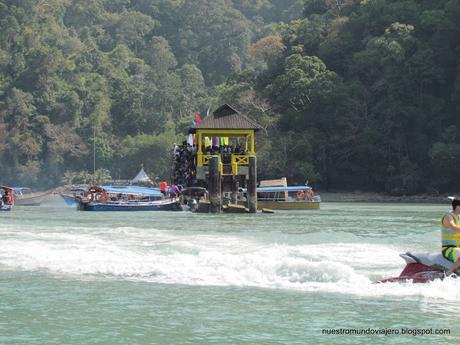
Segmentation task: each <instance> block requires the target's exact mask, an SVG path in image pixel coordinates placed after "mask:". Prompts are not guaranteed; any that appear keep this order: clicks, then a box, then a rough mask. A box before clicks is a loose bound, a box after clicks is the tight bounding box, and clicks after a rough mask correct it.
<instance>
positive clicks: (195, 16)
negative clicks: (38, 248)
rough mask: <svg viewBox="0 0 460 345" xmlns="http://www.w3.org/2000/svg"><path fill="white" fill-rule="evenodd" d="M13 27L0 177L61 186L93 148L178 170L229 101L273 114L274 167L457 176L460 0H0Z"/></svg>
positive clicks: (291, 171)
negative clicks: (179, 147) (180, 153)
mask: <svg viewBox="0 0 460 345" xmlns="http://www.w3.org/2000/svg"><path fill="white" fill-rule="evenodd" d="M0 26H1V30H0V161H1V165H0V181H1V182H2V183H5V184H27V185H30V186H46V187H48V186H53V185H57V184H59V183H61V181H62V179H63V177H64V176H74V175H75V174H78V173H79V172H80V173H81V172H84V171H91V170H92V168H93V147H95V148H96V158H97V159H96V160H97V168H98V169H103V170H101V171H108V172H109V173H107V174H111V176H112V177H119V176H121V177H129V176H134V174H135V173H136V172H137V170H138V169H139V167H140V165H141V164H144V166H145V169H146V171H147V172H148V173H150V174H152V175H154V176H155V177H157V176H158V177H160V178H165V179H167V178H169V174H170V173H171V169H170V168H171V162H170V159H171V157H170V156H171V155H170V148H171V146H172V144H173V143H174V142H182V140H183V138H184V137H185V135H186V133H185V131H184V129H186V128H187V126H188V125H189V124H190V123H191V121H192V119H193V118H194V114H195V113H197V112H198V113H201V114H203V115H204V114H206V113H208V112H209V111H212V110H213V109H215V108H217V107H218V106H220V105H221V104H222V103H224V102H225V103H229V104H232V106H234V107H235V108H236V109H238V110H240V111H241V112H243V113H245V114H247V115H248V116H250V117H251V118H253V119H254V120H256V121H257V122H258V123H260V124H261V126H262V127H263V128H264V131H261V134H260V135H259V137H258V139H257V151H258V155H259V176H260V177H261V178H265V177H267V178H270V177H280V176H281V175H282V176H287V177H288V179H289V180H291V181H293V183H294V182H301V181H303V180H304V179H305V178H308V179H309V180H310V181H312V182H314V183H315V184H316V185H318V186H321V188H324V189H367V190H374V191H385V192H388V193H391V194H414V193H421V192H430V193H435V192H442V191H447V190H449V189H452V188H456V186H457V184H456V183H455V182H456V181H455V175H454V172H455V169H456V167H457V166H458V164H459V162H460V153H459V150H458V148H459V147H460V134H459V132H458V130H459V126H458V125H457V123H456V118H457V117H458V115H459V111H460V0H438V1H427V0H423V1H416V0H364V1H363V0H359V1H358V0H339V1H336V0H334V1H331V0H283V1H281V0H257V1H248V0H230V1H227V0H215V1H207V0H194V1H189V0H159V1H150V0H137V1H132V0H85V1H82V0H64V1H58V0H39V1H32V0H24V1H20V2H18V1H11V0H0ZM75 176H76V175H75ZM82 176H83V175H82Z"/></svg>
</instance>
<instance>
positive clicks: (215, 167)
mask: <svg viewBox="0 0 460 345" xmlns="http://www.w3.org/2000/svg"><path fill="white" fill-rule="evenodd" d="M208 188H209V201H210V202H211V207H210V208H209V210H210V211H211V212H212V213H220V211H221V209H222V195H221V176H220V171H219V156H212V157H211V159H210V161H209V175H208Z"/></svg>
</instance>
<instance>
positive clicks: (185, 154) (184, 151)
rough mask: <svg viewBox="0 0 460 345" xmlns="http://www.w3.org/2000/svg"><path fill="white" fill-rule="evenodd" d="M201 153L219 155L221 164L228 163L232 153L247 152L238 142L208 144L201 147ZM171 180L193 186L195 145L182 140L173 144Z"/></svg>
mask: <svg viewBox="0 0 460 345" xmlns="http://www.w3.org/2000/svg"><path fill="white" fill-rule="evenodd" d="M202 152H203V154H206V155H220V156H221V157H222V163H223V164H230V163H231V160H232V154H237V155H238V154H240V155H243V154H248V151H247V150H245V149H244V148H243V146H242V145H241V144H240V143H237V144H236V145H208V146H203V147H202ZM173 155H174V166H173V181H174V184H176V185H181V186H194V185H195V184H196V166H197V146H196V145H195V144H193V145H191V144H190V143H187V142H186V141H184V142H183V143H182V145H180V146H179V145H176V144H174V148H173Z"/></svg>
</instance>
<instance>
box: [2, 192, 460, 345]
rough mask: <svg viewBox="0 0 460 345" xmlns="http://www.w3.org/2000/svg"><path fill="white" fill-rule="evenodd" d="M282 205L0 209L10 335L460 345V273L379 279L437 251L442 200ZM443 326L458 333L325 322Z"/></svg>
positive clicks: (49, 339) (88, 340)
mask: <svg viewBox="0 0 460 345" xmlns="http://www.w3.org/2000/svg"><path fill="white" fill-rule="evenodd" d="M321 207H322V209H321V210H319V211H290V212H289V211H277V212H276V213H275V214H273V215H267V214H256V215H205V214H191V213H188V212H178V213H177V212H138V213H92V212H78V211H76V210H74V209H72V208H68V207H66V206H65V205H64V204H63V203H61V201H60V200H58V199H55V200H53V201H51V202H49V203H48V204H46V205H43V206H41V207H35V208H34V207H23V208H20V207H17V208H15V209H14V210H13V212H11V213H6V212H5V213H2V214H0V297H1V298H0V343H1V344H192V343H199V344H309V343H316V344H368V343H389V344H401V343H404V344H433V343H437V344H455V343H459V342H460V327H459V325H458V317H457V316H458V301H459V299H460V280H455V279H449V280H445V281H435V282H433V283H430V284H411V283H406V284H372V281H373V280H376V279H379V278H382V277H385V276H390V275H395V274H397V273H399V271H400V270H401V269H402V267H403V266H404V264H403V261H402V259H400V258H399V257H398V254H399V253H400V252H404V251H407V250H412V251H419V252H420V251H437V250H439V244H438V243H439V230H438V228H439V217H440V215H441V214H442V213H443V212H444V211H445V210H447V209H448V204H447V203H446V205H424V204H422V205H421V204H366V203H323V204H322V206H321ZM404 327H407V328H409V329H419V330H420V329H431V328H433V329H434V328H447V329H450V335H424V336H421V335H419V336H413V335H402V334H399V335H388V336H384V335H327V334H322V329H336V330H338V329H340V328H347V329H373V330H376V329H389V330H395V329H397V330H400V329H401V328H404Z"/></svg>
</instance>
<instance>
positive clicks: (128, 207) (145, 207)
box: [80, 199, 182, 211]
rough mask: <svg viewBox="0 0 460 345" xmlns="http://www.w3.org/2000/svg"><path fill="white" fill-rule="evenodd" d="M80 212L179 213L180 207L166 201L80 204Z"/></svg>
mask: <svg viewBox="0 0 460 345" xmlns="http://www.w3.org/2000/svg"><path fill="white" fill-rule="evenodd" d="M80 209H81V210H82V211H181V210H182V207H181V205H180V203H179V202H178V201H175V200H172V199H169V200H168V199H166V200H162V201H151V202H126V203H122V202H120V203H116V202H109V203H105V204H101V203H94V202H90V203H86V204H80Z"/></svg>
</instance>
